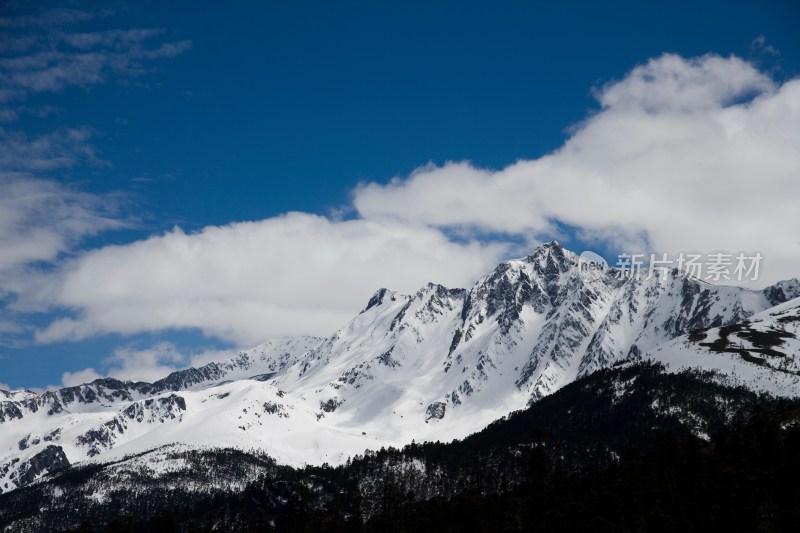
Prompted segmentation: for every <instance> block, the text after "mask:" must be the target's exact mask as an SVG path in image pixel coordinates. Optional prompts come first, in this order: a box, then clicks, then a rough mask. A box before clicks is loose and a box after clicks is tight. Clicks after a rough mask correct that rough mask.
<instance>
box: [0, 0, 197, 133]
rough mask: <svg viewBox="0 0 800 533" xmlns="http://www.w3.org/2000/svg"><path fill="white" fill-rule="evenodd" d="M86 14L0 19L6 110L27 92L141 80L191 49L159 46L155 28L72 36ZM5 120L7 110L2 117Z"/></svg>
mask: <svg viewBox="0 0 800 533" xmlns="http://www.w3.org/2000/svg"><path fill="white" fill-rule="evenodd" d="M92 18H93V15H92V14H90V13H85V12H82V11H75V10H57V11H51V12H47V13H44V14H42V15H39V16H21V17H11V18H2V19H0V28H5V29H6V30H5V32H6V35H5V38H4V39H3V41H2V42H1V43H0V54H2V57H1V58H0V103H4V104H5V105H6V106H10V105H12V104H14V103H15V102H16V103H18V102H21V101H24V100H25V99H26V98H27V97H28V96H29V95H30V94H32V93H41V92H54V93H55V92H60V91H63V90H64V89H65V88H67V87H70V86H77V87H86V86H90V85H95V84H101V83H106V82H108V81H109V80H111V79H115V78H116V79H128V78H131V77H137V76H141V75H143V74H145V73H147V72H149V71H150V70H151V69H152V68H153V67H152V65H151V63H152V62H153V61H155V60H158V59H164V58H172V57H175V56H177V55H180V54H182V53H183V52H185V51H186V50H188V49H189V48H191V41H189V40H180V41H164V40H163V39H161V38H162V37H163V34H164V30H163V29H161V28H131V29H111V30H103V31H93V32H84V31H78V30H77V29H76V27H79V26H80V24H81V23H82V22H85V21H88V20H90V19H92ZM5 116H6V120H8V117H10V116H11V115H9V113H8V111H6V112H5Z"/></svg>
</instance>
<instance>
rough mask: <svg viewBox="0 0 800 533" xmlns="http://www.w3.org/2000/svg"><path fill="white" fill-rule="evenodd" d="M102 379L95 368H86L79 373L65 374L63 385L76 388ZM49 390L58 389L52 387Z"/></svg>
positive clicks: (62, 379)
mask: <svg viewBox="0 0 800 533" xmlns="http://www.w3.org/2000/svg"><path fill="white" fill-rule="evenodd" d="M101 377H103V376H101V375H100V374H98V373H97V371H96V370H95V369H94V368H85V369H83V370H79V371H77V372H64V373H63V374H62V375H61V384H62V385H63V386H64V387H75V386H76V385H83V384H84V383H89V382H90V381H94V380H96V379H98V378H101ZM47 388H48V389H54V388H57V387H56V386H53V385H51V386H49V387H47Z"/></svg>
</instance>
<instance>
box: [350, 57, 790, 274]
mask: <svg viewBox="0 0 800 533" xmlns="http://www.w3.org/2000/svg"><path fill="white" fill-rule="evenodd" d="M596 95H597V98H598V100H599V103H600V105H601V108H600V109H599V110H598V111H597V112H596V113H594V114H593V115H592V116H590V117H588V118H587V119H586V120H585V121H584V122H583V123H582V124H580V125H578V127H576V128H575V130H574V132H573V134H572V135H571V137H570V138H569V139H568V140H567V142H566V143H565V144H564V146H563V147H561V148H560V149H559V150H558V151H556V152H554V153H552V154H549V155H547V156H545V157H542V158H540V159H537V160H531V161H520V162H518V163H517V164H514V165H512V166H509V167H507V168H505V169H502V170H500V171H489V170H484V169H478V168H475V167H473V166H471V165H469V164H467V163H450V164H447V165H444V166H443V167H424V168H421V169H420V170H418V171H417V172H415V173H413V174H412V175H411V176H409V177H408V178H407V179H395V180H393V181H392V182H390V183H388V184H377V183H369V184H364V185H362V186H361V187H360V188H359V189H358V190H357V191H356V193H355V200H354V204H355V207H356V209H357V210H358V213H359V214H360V215H361V216H362V217H364V218H367V219H370V220H392V221H395V222H409V221H414V222H415V223H424V224H428V225H430V226H432V227H437V228H451V229H455V230H458V231H461V232H462V233H466V234H470V233H480V232H494V233H504V234H507V235H530V234H538V235H542V234H547V233H548V232H553V231H554V224H556V223H558V224H568V225H571V226H573V227H576V228H577V230H578V232H579V234H580V235H581V236H582V237H584V238H587V239H594V240H599V241H605V242H606V243H612V244H615V245H617V246H619V247H628V248H629V249H633V250H634V251H638V250H641V249H642V247H649V248H650V250H648V251H654V252H679V251H702V252H711V251H715V250H729V251H732V252H739V251H743V252H753V251H760V252H762V253H763V255H764V257H765V259H764V271H763V274H764V276H763V277H762V279H761V284H762V285H763V284H764V283H766V282H772V281H777V280H779V279H782V278H786V277H792V276H797V275H798V274H800V272H798V265H800V240H799V239H798V236H797V228H800V209H797V206H796V203H797V199H798V198H800V180H798V176H800V150H798V149H797V147H798V146H800V80H797V79H794V80H789V81H786V82H784V83H778V82H776V81H774V80H772V79H770V78H769V77H768V76H766V75H765V74H763V73H761V72H759V71H758V70H756V69H755V68H754V67H753V66H752V65H750V64H748V63H746V62H744V61H742V60H741V59H739V58H736V57H730V58H722V57H719V56H715V55H707V56H704V57H700V58H696V59H684V58H681V57H678V56H675V55H665V56H662V57H660V58H658V59H653V60H651V61H649V62H648V63H647V64H645V65H642V66H639V67H637V68H635V69H634V70H632V71H631V72H630V73H629V74H628V75H627V76H626V77H625V78H623V79H622V80H620V81H617V82H615V83H611V84H608V85H606V86H604V87H602V88H600V89H599V90H597V93H596ZM620 251H623V250H620Z"/></svg>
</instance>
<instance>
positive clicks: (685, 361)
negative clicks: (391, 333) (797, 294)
mask: <svg viewBox="0 0 800 533" xmlns="http://www.w3.org/2000/svg"><path fill="white" fill-rule="evenodd" d="M799 337H800V298H795V299H793V300H790V301H788V302H785V303H783V304H780V305H778V306H775V307H773V308H771V309H768V310H767V311H764V312H762V313H759V314H757V315H754V316H752V317H750V318H749V319H747V320H744V321H742V322H738V323H736V324H730V325H727V326H722V327H717V328H710V329H705V330H698V331H694V332H692V333H690V334H689V335H684V336H681V337H679V338H677V339H674V340H672V341H670V342H667V343H665V344H663V345H661V346H659V347H658V348H656V349H654V350H652V351H651V352H650V353H648V354H646V355H645V358H646V359H652V360H654V361H658V362H661V363H663V364H664V365H665V366H666V367H667V368H668V370H670V371H673V372H679V371H681V370H683V369H686V368H702V369H706V370H713V371H715V372H717V373H718V374H719V376H720V379H721V380H724V381H726V382H728V383H730V384H734V385H744V386H746V387H747V388H750V389H753V390H756V391H763V392H769V393H772V394H775V395H779V396H800V338H799Z"/></svg>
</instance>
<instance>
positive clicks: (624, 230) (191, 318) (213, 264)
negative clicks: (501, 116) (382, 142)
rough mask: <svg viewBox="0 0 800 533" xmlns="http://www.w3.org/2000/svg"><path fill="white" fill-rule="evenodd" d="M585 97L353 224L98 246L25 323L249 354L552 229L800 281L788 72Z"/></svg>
mask: <svg viewBox="0 0 800 533" xmlns="http://www.w3.org/2000/svg"><path fill="white" fill-rule="evenodd" d="M596 96H597V99H598V102H599V108H598V110H597V111H596V112H594V113H593V114H591V115H590V116H589V117H587V119H586V120H585V121H583V122H582V123H581V124H579V125H577V126H576V127H575V128H574V130H573V132H572V134H571V136H570V138H569V139H568V140H567V141H566V143H565V144H564V145H563V146H562V147H561V148H560V149H559V150H557V151H555V152H553V153H551V154H548V155H546V156H544V157H542V158H540V159H536V160H530V161H519V162H517V163H516V164H514V165H511V166H509V167H507V168H505V169H502V170H498V171H493V170H487V169H480V168H476V167H474V166H472V165H470V164H468V163H463V162H462V163H458V162H454V163H449V164H446V165H444V166H441V167H439V166H431V165H429V166H425V167H422V168H420V169H418V170H417V171H415V172H414V173H412V174H411V175H410V176H408V177H405V178H398V179H395V180H393V181H391V182H390V183H385V184H380V183H366V184H363V185H361V186H359V187H358V188H357V189H356V190H355V191H354V193H353V206H354V209H355V212H356V214H357V217H356V218H355V219H353V220H338V219H337V220H332V219H330V218H326V217H322V216H318V215H313V214H307V213H289V214H286V215H283V216H279V217H274V218H270V219H266V220H261V221H254V222H242V223H233V224H229V225H227V226H210V227H207V228H205V229H203V230H202V231H199V232H196V233H185V232H184V231H182V230H181V229H180V228H175V229H174V230H172V231H169V232H167V233H164V234H160V235H155V236H152V237H150V238H148V239H144V240H141V241H138V242H134V243H130V244H126V245H116V246H106V247H103V248H100V249H96V250H92V251H88V252H85V253H83V254H81V255H79V256H78V257H76V258H75V259H72V260H70V261H67V262H65V263H64V264H63V265H62V266H61V267H60V268H59V269H57V271H56V272H55V273H53V274H52V275H51V276H49V277H48V278H47V281H46V282H39V281H37V282H36V283H34V284H31V286H30V287H27V288H24V289H23V290H22V291H21V293H22V294H23V295H24V297H21V298H20V300H24V301H27V302H29V304H28V305H30V306H32V307H37V306H39V307H49V308H51V309H62V310H69V312H68V314H62V316H61V318H59V319H57V320H54V321H53V322H52V323H51V324H49V325H48V326H47V327H45V328H43V329H41V330H40V331H38V333H37V334H36V339H37V340H38V341H39V342H43V343H44V342H54V341H61V340H68V339H73V340H74V339H82V338H86V337H89V336H93V335H98V334H103V333H121V334H135V333H139V332H147V331H161V330H165V329H169V328H192V329H199V330H200V331H202V332H203V333H204V334H206V335H210V336H215V337H219V338H221V339H225V340H228V341H230V342H232V343H234V344H237V345H240V346H247V345H252V344H255V343H257V342H260V341H262V340H263V339H264V338H266V337H269V336H272V335H287V334H317V335H326V334H330V333H331V332H332V331H334V330H335V329H336V328H337V327H339V326H341V325H342V324H344V323H345V322H346V321H347V320H349V319H350V318H351V317H352V315H353V314H354V313H355V312H357V311H358V310H359V309H360V308H361V307H363V305H364V302H365V301H366V299H367V298H368V297H369V295H370V294H371V293H372V291H374V290H375V289H377V288H379V287H382V286H389V287H390V288H393V289H397V290H400V291H403V292H412V291H415V290H416V289H417V288H418V287H419V286H420V285H422V284H423V283H425V282H427V281H437V282H440V283H443V284H445V285H449V286H465V285H467V284H469V283H470V282H471V281H472V280H474V279H475V277H476V276H478V275H480V274H482V273H484V272H486V271H487V270H488V269H490V268H491V267H492V266H494V264H496V262H497V261H499V260H500V259H502V258H503V257H504V256H506V255H507V254H508V253H509V250H510V247H511V243H512V242H517V243H518V242H520V241H522V242H530V243H531V244H532V243H533V242H535V241H537V240H540V239H544V238H548V237H550V236H552V235H554V234H556V233H558V228H559V227H562V226H563V225H568V226H571V227H573V228H575V229H576V231H577V233H578V236H579V237H580V238H581V239H583V240H584V241H589V242H591V241H595V242H602V243H605V244H610V245H613V246H615V247H617V248H618V249H619V250H620V251H653V252H680V251H687V252H689V251H700V252H712V251H716V250H728V251H731V252H739V251H743V252H755V251H759V252H761V253H762V254H763V256H764V263H763V270H762V278H761V280H760V282H759V283H760V284H761V285H764V284H766V283H767V282H772V281H776V280H778V279H782V278H786V277H792V276H797V275H798V271H797V268H798V265H800V241H799V240H798V237H797V234H796V232H797V228H798V227H800V210H798V209H797V207H796V205H795V204H796V202H797V198H798V197H800V180H798V179H797V176H800V151H798V150H797V146H800V80H789V81H786V82H777V81H775V80H774V79H772V78H770V77H768V76H766V75H765V74H763V73H762V72H759V71H758V70H757V69H755V68H754V67H753V66H752V65H750V64H748V63H746V62H744V61H742V60H741V59H738V58H735V57H731V58H722V57H719V56H713V55H710V56H704V57H701V58H696V59H684V58H680V57H677V56H673V55H666V56H663V57H661V58H658V59H654V60H652V61H650V62H648V63H647V64H645V65H642V66H639V67H637V68H635V69H634V70H632V71H631V72H630V73H629V74H628V75H627V76H625V77H624V78H623V79H621V80H619V81H617V82H614V83H610V84H607V85H605V86H603V87H600V88H599V89H597V91H596ZM16 305H21V304H19V303H18V304H16ZM120 353H121V352H120ZM138 353H139V352H137V351H135V350H134V351H131V352H128V353H126V354H123V355H124V357H123V358H122V359H120V360H118V361H117V362H116V363H115V364H111V363H109V364H110V365H111V366H110V368H118V369H119V372H120V374H119V375H123V373H125V372H128V371H130V372H131V375H133V374H134V373H136V372H139V374H137V375H141V376H144V375H149V374H147V373H148V372H150V370H147V369H155V370H153V373H152V375H155V373H156V371H157V372H162V371H164V370H166V369H167V368H169V367H173V366H176V365H182V364H190V361H189V360H188V359H187V358H186V357H183V358H178V357H177V356H175V359H172V360H170V359H169V357H170V356H169V354H170V353H172V352H170V349H169V347H168V346H167V347H165V346H162V347H161V348H160V349H159V350H158V353H157V354H156V353H155V352H147V351H145V352H143V355H141V357H139V358H138V359H137V357H138V356H137V355H136V354H138ZM159 354H160V355H159ZM164 354H166V355H164ZM121 357H122V356H121ZM165 357H166V358H165ZM126 361H130V362H128V363H126ZM133 361H139V362H141V369H140V370H138V371H134V370H133V369H135V368H136V365H135V364H134V362H133ZM137 364H138V363H137ZM114 365H116V366H114Z"/></svg>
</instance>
